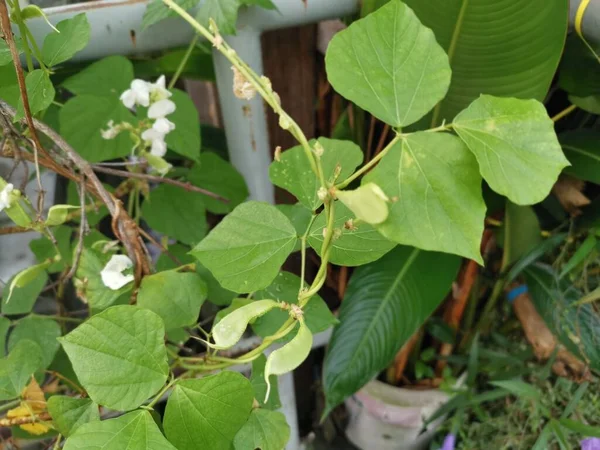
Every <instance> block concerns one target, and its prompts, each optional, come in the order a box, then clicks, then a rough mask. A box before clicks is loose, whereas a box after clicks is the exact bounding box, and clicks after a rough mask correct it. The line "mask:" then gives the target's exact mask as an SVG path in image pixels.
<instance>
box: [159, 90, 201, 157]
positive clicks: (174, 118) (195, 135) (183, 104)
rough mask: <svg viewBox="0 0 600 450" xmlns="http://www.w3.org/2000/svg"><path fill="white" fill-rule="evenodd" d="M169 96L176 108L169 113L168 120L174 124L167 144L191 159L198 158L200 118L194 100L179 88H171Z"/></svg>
mask: <svg viewBox="0 0 600 450" xmlns="http://www.w3.org/2000/svg"><path fill="white" fill-rule="evenodd" d="M171 91H172V93H173V95H172V97H171V98H170V100H171V101H173V102H174V103H175V106H176V107H177V109H175V112H174V113H173V114H170V115H169V120H170V121H171V122H173V123H174V124H175V130H174V131H173V132H172V133H169V134H168V136H167V138H166V142H167V146H168V147H169V148H170V149H171V150H173V151H174V152H175V153H178V154H180V155H182V156H185V157H186V158H190V159H191V160H192V161H198V160H199V159H200V144H201V142H200V118H199V117H198V110H197V109H196V106H195V105H194V102H193V101H192V99H191V98H190V96H189V95H188V94H186V93H185V92H183V91H180V90H179V89H172V90H171Z"/></svg>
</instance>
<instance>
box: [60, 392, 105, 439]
mask: <svg viewBox="0 0 600 450" xmlns="http://www.w3.org/2000/svg"><path fill="white" fill-rule="evenodd" d="M48 412H49V413H50V415H51V416H52V422H53V423H54V426H55V427H56V429H57V430H58V431H59V432H60V434H62V435H63V436H65V437H69V436H71V435H72V434H73V433H75V431H77V429H78V428H79V427H81V426H82V425H84V424H86V423H89V422H95V421H98V420H100V413H99V412H98V405H96V404H95V403H94V402H93V401H92V400H90V399H89V398H73V397H69V396H66V395H53V396H52V397H50V398H49V399H48Z"/></svg>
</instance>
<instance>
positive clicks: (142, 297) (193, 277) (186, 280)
mask: <svg viewBox="0 0 600 450" xmlns="http://www.w3.org/2000/svg"><path fill="white" fill-rule="evenodd" d="M207 290H208V289H207V287H206V283H205V282H204V281H202V278H200V276H199V275H198V274H196V273H188V272H176V271H173V270H170V271H167V272H159V273H155V274H154V275H150V276H147V277H144V279H143V280H142V285H141V286H140V290H139V292H138V296H137V300H138V305H139V306H141V307H142V308H147V309H149V310H150V311H154V312H155V313H156V314H158V315H159V316H160V317H162V319H163V321H164V323H165V328H166V329H167V330H171V329H173V328H177V327H183V326H188V325H193V324H195V323H196V322H197V320H198V316H199V315H200V307H201V306H202V304H203V303H204V300H206V294H207Z"/></svg>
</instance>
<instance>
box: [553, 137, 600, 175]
mask: <svg viewBox="0 0 600 450" xmlns="http://www.w3.org/2000/svg"><path fill="white" fill-rule="evenodd" d="M558 140H559V141H560V144H561V145H562V149H563V151H564V152H565V156H566V157H567V159H568V160H569V162H570V163H571V166H570V167H567V168H565V172H566V173H568V174H571V175H574V176H576V177H577V178H579V179H581V180H585V181H591V182H592V183H596V184H600V132H598V131H593V130H578V131H568V132H566V133H562V134H561V135H559V137H558Z"/></svg>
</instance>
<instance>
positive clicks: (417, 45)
mask: <svg viewBox="0 0 600 450" xmlns="http://www.w3.org/2000/svg"><path fill="white" fill-rule="evenodd" d="M325 63H326V66H327V78H328V80H329V82H330V83H331V85H332V86H333V87H334V89H335V90H336V91H338V92H339V93H340V94H341V95H342V96H344V97H346V98H347V99H348V100H351V101H353V102H354V103H356V104H357V105H358V106H360V107H361V108H362V109H365V110H367V111H369V112H370V113H371V114H373V115H374V116H375V117H377V118H378V119H380V120H382V121H383V122H385V123H387V124H389V125H392V126H394V127H404V126H407V125H410V124H411V123H414V122H416V121H417V120H419V119H420V118H421V117H423V116H424V115H425V114H427V113H428V112H429V111H430V110H431V109H432V108H433V107H434V106H435V105H436V103H438V102H439V101H440V100H442V99H443V98H444V96H445V95H446V92H447V91H448V86H449V85H450V75H451V70H450V64H449V62H448V56H447V55H446V53H445V52H444V50H443V49H442V48H441V47H440V46H439V44H438V43H437V41H436V37H435V36H434V34H433V32H432V31H431V30H430V29H429V28H427V27H425V26H423V25H422V24H421V22H420V21H419V19H418V18H417V16H416V15H415V13H414V12H413V10H412V9H410V8H409V7H408V6H406V5H405V4H404V3H402V2H401V1H400V0H392V1H390V2H389V3H388V4H387V5H385V6H382V7H381V8H380V9H378V10H377V11H375V12H374V13H372V14H369V15H368V16H367V17H365V18H363V19H360V20H358V21H356V22H354V23H353V24H352V25H350V26H349V27H348V28H347V29H346V30H343V31H340V32H339V33H337V34H336V35H335V36H334V38H333V39H332V40H331V42H330V44H329V47H328V49H327V54H326V56H325Z"/></svg>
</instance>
